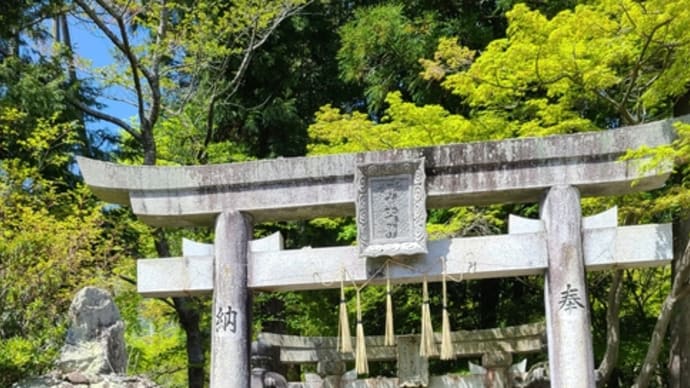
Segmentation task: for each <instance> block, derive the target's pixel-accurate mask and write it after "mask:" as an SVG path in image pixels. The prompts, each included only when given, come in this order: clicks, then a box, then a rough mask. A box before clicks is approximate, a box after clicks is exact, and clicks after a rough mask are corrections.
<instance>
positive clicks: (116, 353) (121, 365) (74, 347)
mask: <svg viewBox="0 0 690 388" xmlns="http://www.w3.org/2000/svg"><path fill="white" fill-rule="evenodd" d="M69 317H70V328H69V331H68V332H67V340H66V342H65V345H64V346H63V347H62V350H61V352H60V358H59V360H58V361H57V363H56V365H55V369H54V370H53V371H52V372H50V373H49V374H47V375H44V376H40V377H37V378H31V379H27V380H24V381H21V382H19V383H17V384H15V385H14V386H13V387H14V388H39V387H40V388H70V387H77V386H79V387H83V386H88V387H92V388H106V387H107V388H153V387H158V386H157V385H156V384H155V383H153V382H151V381H149V380H147V379H145V378H142V377H136V376H126V375H125V372H126V370H127V349H126V345H125V340H124V323H123V322H122V319H121V318H120V312H119V311H118V309H117V306H115V303H114V302H113V299H112V298H111V297H110V295H109V294H108V293H107V292H106V291H104V290H102V289H99V288H95V287H86V288H83V289H81V290H80V291H79V292H78V293H77V295H76V296H75V297H74V300H73V301H72V305H71V306H70V309H69Z"/></svg>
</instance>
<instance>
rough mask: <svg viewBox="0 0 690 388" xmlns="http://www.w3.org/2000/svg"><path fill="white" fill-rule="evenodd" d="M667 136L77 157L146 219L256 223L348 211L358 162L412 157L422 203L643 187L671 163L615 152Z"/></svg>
mask: <svg viewBox="0 0 690 388" xmlns="http://www.w3.org/2000/svg"><path fill="white" fill-rule="evenodd" d="M679 120H688V117H684V118H680V119H679ZM674 136H675V135H674V133H673V128H672V121H670V120H665V121H657V122H653V123H648V124H643V125H638V126H633V127H625V128H620V129H615V130H607V131H600V132H589V133H580V134H574V135H565V136H551V137H545V138H538V139H535V138H527V139H512V140H504V141H498V142H495V141H494V142H478V143H467V144H452V145H445V146H437V147H426V148H413V149H404V150H390V151H380V152H369V153H362V154H346V155H330V156H321V157H308V158H285V159H278V160H262V161H254V162H247V163H233V164H221V165H211V166H196V167H156V166H137V167H135V166H119V165H116V164H111V163H103V162H98V161H95V160H89V159H85V158H79V159H78V162H79V167H80V168H81V171H82V174H83V175H84V179H85V181H86V183H87V184H88V185H89V186H90V187H91V188H92V190H93V191H94V193H95V194H96V195H98V196H99V197H100V198H102V199H103V200H105V201H108V202H114V203H120V204H126V205H131V206H132V209H133V211H134V213H135V214H137V215H138V216H139V217H140V218H141V219H142V220H144V221H145V222H147V223H149V224H152V225H164V226H185V225H199V224H203V225H212V224H213V222H214V220H215V217H216V215H217V214H219V213H220V212H222V211H224V210H227V208H228V207H233V208H234V209H236V210H240V211H244V212H247V213H249V214H251V215H252V216H253V217H254V219H255V221H257V222H261V221H264V220H270V221H278V220H294V219H304V218H314V217H320V216H343V215H353V214H354V213H355V206H354V202H355V195H356V193H355V188H354V185H353V184H352V183H353V180H354V170H355V166H356V165H357V164H358V163H381V162H400V161H405V160H411V159H415V158H420V157H424V159H425V165H426V176H427V180H426V192H427V206H428V207H429V208H442V207H450V206H460V205H483V204H494V203H517V202H536V201H538V200H539V199H540V197H541V195H542V193H543V192H544V190H545V189H547V188H549V187H550V186H552V185H554V184H570V185H573V186H575V187H577V188H578V189H579V190H580V193H581V195H582V196H602V195H615V194H624V193H628V192H631V191H644V190H649V189H652V188H656V187H659V186H661V185H663V183H664V182H665V180H666V178H667V177H668V174H669V173H670V171H671V168H670V167H671V166H670V165H669V166H665V167H664V168H661V169H659V170H654V171H642V170H641V169H640V168H639V167H640V164H639V161H637V160H628V161H620V160H619V158H620V156H621V155H623V154H624V153H625V152H626V151H627V150H628V149H631V148H632V149H634V148H637V147H640V146H643V145H646V146H649V147H654V146H658V145H665V144H669V143H670V142H671V141H672V140H673V138H674ZM633 181H637V184H636V185H635V186H632V185H631V183H632V182H633Z"/></svg>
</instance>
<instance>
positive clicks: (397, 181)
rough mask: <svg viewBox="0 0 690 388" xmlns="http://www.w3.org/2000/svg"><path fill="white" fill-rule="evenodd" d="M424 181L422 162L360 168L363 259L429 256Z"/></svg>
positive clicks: (359, 223)
mask: <svg viewBox="0 0 690 388" xmlns="http://www.w3.org/2000/svg"><path fill="white" fill-rule="evenodd" d="M424 180H425V175H424V159H423V158H421V159H416V160H411V161H405V162H394V163H371V164H361V165H358V166H357V169H356V170H355V183H356V185H357V235H358V240H359V253H360V256H364V257H379V256H400V255H416V254H425V253H427V248H426V191H425V186H424Z"/></svg>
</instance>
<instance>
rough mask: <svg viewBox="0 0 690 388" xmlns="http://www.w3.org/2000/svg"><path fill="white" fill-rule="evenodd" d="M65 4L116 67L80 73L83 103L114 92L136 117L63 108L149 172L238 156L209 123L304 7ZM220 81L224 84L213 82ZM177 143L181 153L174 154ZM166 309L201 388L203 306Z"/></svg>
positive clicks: (163, 247) (79, 0)
mask: <svg viewBox="0 0 690 388" xmlns="http://www.w3.org/2000/svg"><path fill="white" fill-rule="evenodd" d="M72 4H73V7H72V8H71V10H70V12H71V13H72V14H74V15H75V17H77V18H79V20H83V21H85V22H86V23H87V24H88V25H89V26H90V27H91V28H92V29H93V30H94V31H95V32H96V33H97V34H100V35H101V36H103V37H105V39H106V41H107V42H108V43H109V44H110V46H111V48H112V51H113V55H114V58H115V61H114V63H113V64H111V65H109V66H107V67H106V68H104V69H87V70H90V72H89V74H90V77H91V78H90V80H89V81H90V82H88V83H87V85H85V86H88V88H82V90H88V91H91V93H92V94H90V95H88V96H89V97H91V98H92V99H93V100H98V98H99V97H103V96H107V93H106V92H105V90H106V89H107V88H108V87H111V86H113V85H116V86H118V87H119V88H121V89H123V90H125V91H126V94H127V95H126V97H125V100H127V101H130V102H131V103H132V105H133V106H134V108H135V109H136V111H137V114H136V117H135V118H134V120H133V121H129V120H127V119H124V118H120V117H115V116H113V115H112V114H110V113H109V112H108V111H107V110H106V109H104V107H98V106H93V105H88V104H85V103H84V102H83V100H80V99H76V98H75V99H71V100H70V102H71V103H72V104H73V105H74V106H75V107H77V108H79V109H80V110H81V111H83V112H84V113H85V114H86V115H88V116H90V117H92V118H95V119H98V120H103V121H106V122H109V123H111V124H114V125H115V126H117V127H118V128H119V129H121V130H122V133H123V134H124V136H123V137H122V140H123V141H122V144H121V146H120V151H121V156H120V160H121V161H125V162H133V163H144V164H147V165H154V164H157V163H161V162H164V163H185V164H197V163H206V162H208V161H216V162H218V161H232V160H237V159H240V158H244V157H246V156H244V152H243V151H242V149H241V148H239V147H235V145H234V144H232V142H216V144H214V139H216V138H217V137H218V136H219V135H218V134H219V133H222V132H223V131H224V130H226V128H221V127H219V126H218V124H219V120H218V119H217V114H218V112H219V111H221V110H222V109H226V108H227V106H226V105H225V104H226V102H227V101H228V100H229V99H230V98H231V97H232V96H233V95H234V94H235V93H237V91H238V90H239V89H240V87H241V84H242V80H243V79H244V76H245V74H246V72H247V69H248V68H249V67H250V64H251V61H252V58H253V56H254V55H255V52H256V51H257V50H258V49H259V48H260V47H261V46H262V45H264V44H265V42H266V41H267V39H268V38H269V37H270V35H271V34H272V33H273V31H274V30H275V29H276V28H277V27H278V26H279V25H280V24H281V23H282V22H283V21H284V20H286V19H287V18H288V17H290V16H291V15H292V14H294V13H295V12H297V11H298V10H300V9H301V7H302V5H303V4H304V1H302V0H295V1H292V0H285V1H278V2H276V1H248V2H244V1H240V2H233V3H226V2H221V1H213V0H210V1H201V2H188V1H164V0H161V1H154V2H148V1H143V2H132V1H119V0H112V1H110V0H93V1H90V0H74V1H73V2H72ZM77 63H78V61H77ZM65 66H66V67H69V66H73V63H70V62H66V63H65ZM227 73H231V74H232V77H231V78H227V79H225V78H222V77H221V75H223V74H227ZM82 83H86V82H85V81H82ZM178 141H182V142H183V143H184V146H182V147H177V146H176V144H178V143H177V142H178ZM161 146H163V148H162V151H163V152H161V148H160V147H161ZM182 151H183V152H182ZM152 233H153V236H154V238H153V240H154V241H153V247H154V248H155V253H153V252H152V253H149V254H157V255H158V256H159V257H169V256H171V255H172V250H171V244H170V242H169V241H168V238H167V236H166V233H165V232H164V231H163V230H162V229H156V230H154V231H152ZM171 305H172V306H174V309H175V312H176V315H177V317H178V320H179V323H180V325H181V326H182V328H183V329H184V331H185V334H186V348H187V356H188V357H187V358H188V361H187V365H188V368H187V369H188V381H189V386H192V387H201V386H203V385H204V380H205V377H204V364H205V345H204V336H203V335H202V332H201V329H200V325H201V324H202V319H203V309H200V307H199V306H200V305H202V304H201V302H200V301H198V300H194V299H190V298H172V301H171Z"/></svg>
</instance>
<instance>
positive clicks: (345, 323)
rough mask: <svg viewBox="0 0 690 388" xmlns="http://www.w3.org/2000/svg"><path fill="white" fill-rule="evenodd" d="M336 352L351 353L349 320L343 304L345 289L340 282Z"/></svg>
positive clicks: (345, 306) (341, 281)
mask: <svg viewBox="0 0 690 388" xmlns="http://www.w3.org/2000/svg"><path fill="white" fill-rule="evenodd" d="M338 326H339V328H338V337H339V338H338V351H339V352H341V353H352V336H351V335H350V320H349V319H348V317H347V305H346V304H345V287H344V285H343V280H342V279H341V280H340V319H339V320H338Z"/></svg>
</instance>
